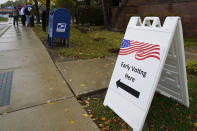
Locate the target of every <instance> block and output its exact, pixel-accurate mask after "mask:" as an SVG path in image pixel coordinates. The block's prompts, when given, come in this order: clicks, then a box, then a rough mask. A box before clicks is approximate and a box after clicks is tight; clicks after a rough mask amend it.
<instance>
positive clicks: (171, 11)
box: [112, 0, 197, 37]
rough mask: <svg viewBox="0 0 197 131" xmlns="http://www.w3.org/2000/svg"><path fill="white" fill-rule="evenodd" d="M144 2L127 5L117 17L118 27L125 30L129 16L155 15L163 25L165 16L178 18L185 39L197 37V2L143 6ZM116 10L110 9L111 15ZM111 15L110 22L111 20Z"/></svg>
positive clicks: (147, 4)
mask: <svg viewBox="0 0 197 131" xmlns="http://www.w3.org/2000/svg"><path fill="white" fill-rule="evenodd" d="M144 1H145V0H138V2H142V3H141V4H139V3H138V4H133V1H131V2H129V3H128V6H127V7H125V8H124V9H123V11H122V13H121V15H120V17H119V20H118V27H119V28H120V29H125V27H126V26H127V23H128V17H129V16H133V15H135V16H141V18H142V19H143V18H144V17H145V16H149V15H156V16H159V17H160V18H161V22H162V23H163V21H164V19H165V17H166V16H180V17H181V19H182V24H183V33H184V36H185V37H197V2H194V1H193V2H191V1H190V2H177V3H173V2H171V3H153V2H151V1H152V0H148V1H150V3H146V4H144V3H143V2H144ZM115 12H116V8H112V14H115ZM113 16H114V15H112V20H113Z"/></svg>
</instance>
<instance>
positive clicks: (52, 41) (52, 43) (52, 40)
mask: <svg viewBox="0 0 197 131" xmlns="http://www.w3.org/2000/svg"><path fill="white" fill-rule="evenodd" d="M53 47H54V38H53V37H52V38H51V48H53Z"/></svg>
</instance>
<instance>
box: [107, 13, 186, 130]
mask: <svg viewBox="0 0 197 131" xmlns="http://www.w3.org/2000/svg"><path fill="white" fill-rule="evenodd" d="M155 91H158V92H160V93H161V94H163V95H165V96H168V97H171V98H173V99H175V100H177V101H178V102H179V103H181V104H183V105H185V106H187V107H189V99H188V87H187V76H186V68H185V55H184V41H183V33H182V25H181V19H180V17H167V18H166V19H165V21H164V24H163V26H161V24H160V20H159V18H158V17H146V18H145V19H144V21H143V23H142V22H141V19H140V18H139V17H131V19H130V21H129V24H128V26H127V29H126V32H125V36H124V39H123V42H122V45H121V48H120V51H119V55H118V58H117V61H116V64H115V67H114V71H113V74H112V77H111V81H110V83H109V88H108V91H107V94H106V97H105V100H104V105H105V106H109V107H110V108H111V109H112V110H113V111H114V112H116V113H117V114H118V115H119V116H120V117H121V118H122V119H123V120H124V121H126V122H127V123H128V124H129V125H130V126H131V127H132V128H133V129H134V131H140V130H142V128H143V125H144V122H145V119H146V116H147V113H148V110H149V107H150V105H151V102H152V99H153V96H154V94H155Z"/></svg>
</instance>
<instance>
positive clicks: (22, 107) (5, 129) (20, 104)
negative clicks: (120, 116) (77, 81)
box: [0, 26, 98, 131]
mask: <svg viewBox="0 0 197 131" xmlns="http://www.w3.org/2000/svg"><path fill="white" fill-rule="evenodd" d="M5 72H13V79H12V88H11V95H10V98H9V95H4V97H3V99H5V100H9V99H10V105H5V106H1V107H0V114H1V115H0V131H63V130H65V131H80V130H81V131H84V130H85V131H93V130H98V128H97V126H96V125H95V124H94V122H93V121H92V120H91V119H90V118H89V117H84V114H85V113H86V112H85V111H84V109H83V108H82V107H81V105H80V104H79V103H78V102H77V100H76V99H75V97H74V96H73V94H72V93H71V91H70V90H69V88H68V87H67V85H66V83H65V81H64V80H63V78H62V77H61V75H60V74H59V71H58V70H57V69H56V68H55V66H54V64H53V62H52V60H51V58H50V56H49V55H48V53H47V51H46V49H45V47H44V46H43V45H42V43H41V41H40V40H39V39H38V38H37V37H36V36H35V34H34V33H33V32H32V30H31V29H30V28H26V27H21V26H20V27H19V29H17V28H14V27H13V26H11V27H10V28H9V29H8V31H7V32H6V33H5V34H3V35H2V36H1V37H0V73H5ZM3 82H6V81H3ZM6 88H7V87H6ZM1 91H3V88H0V92H1ZM8 94H9V93H8ZM0 95H1V93H0ZM0 97H2V96H0ZM3 99H1V100H3ZM1 100H0V101H1Z"/></svg>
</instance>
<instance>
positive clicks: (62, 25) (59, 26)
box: [56, 23, 66, 32]
mask: <svg viewBox="0 0 197 131" xmlns="http://www.w3.org/2000/svg"><path fill="white" fill-rule="evenodd" d="M65 30H66V23H57V29H56V32H65Z"/></svg>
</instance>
